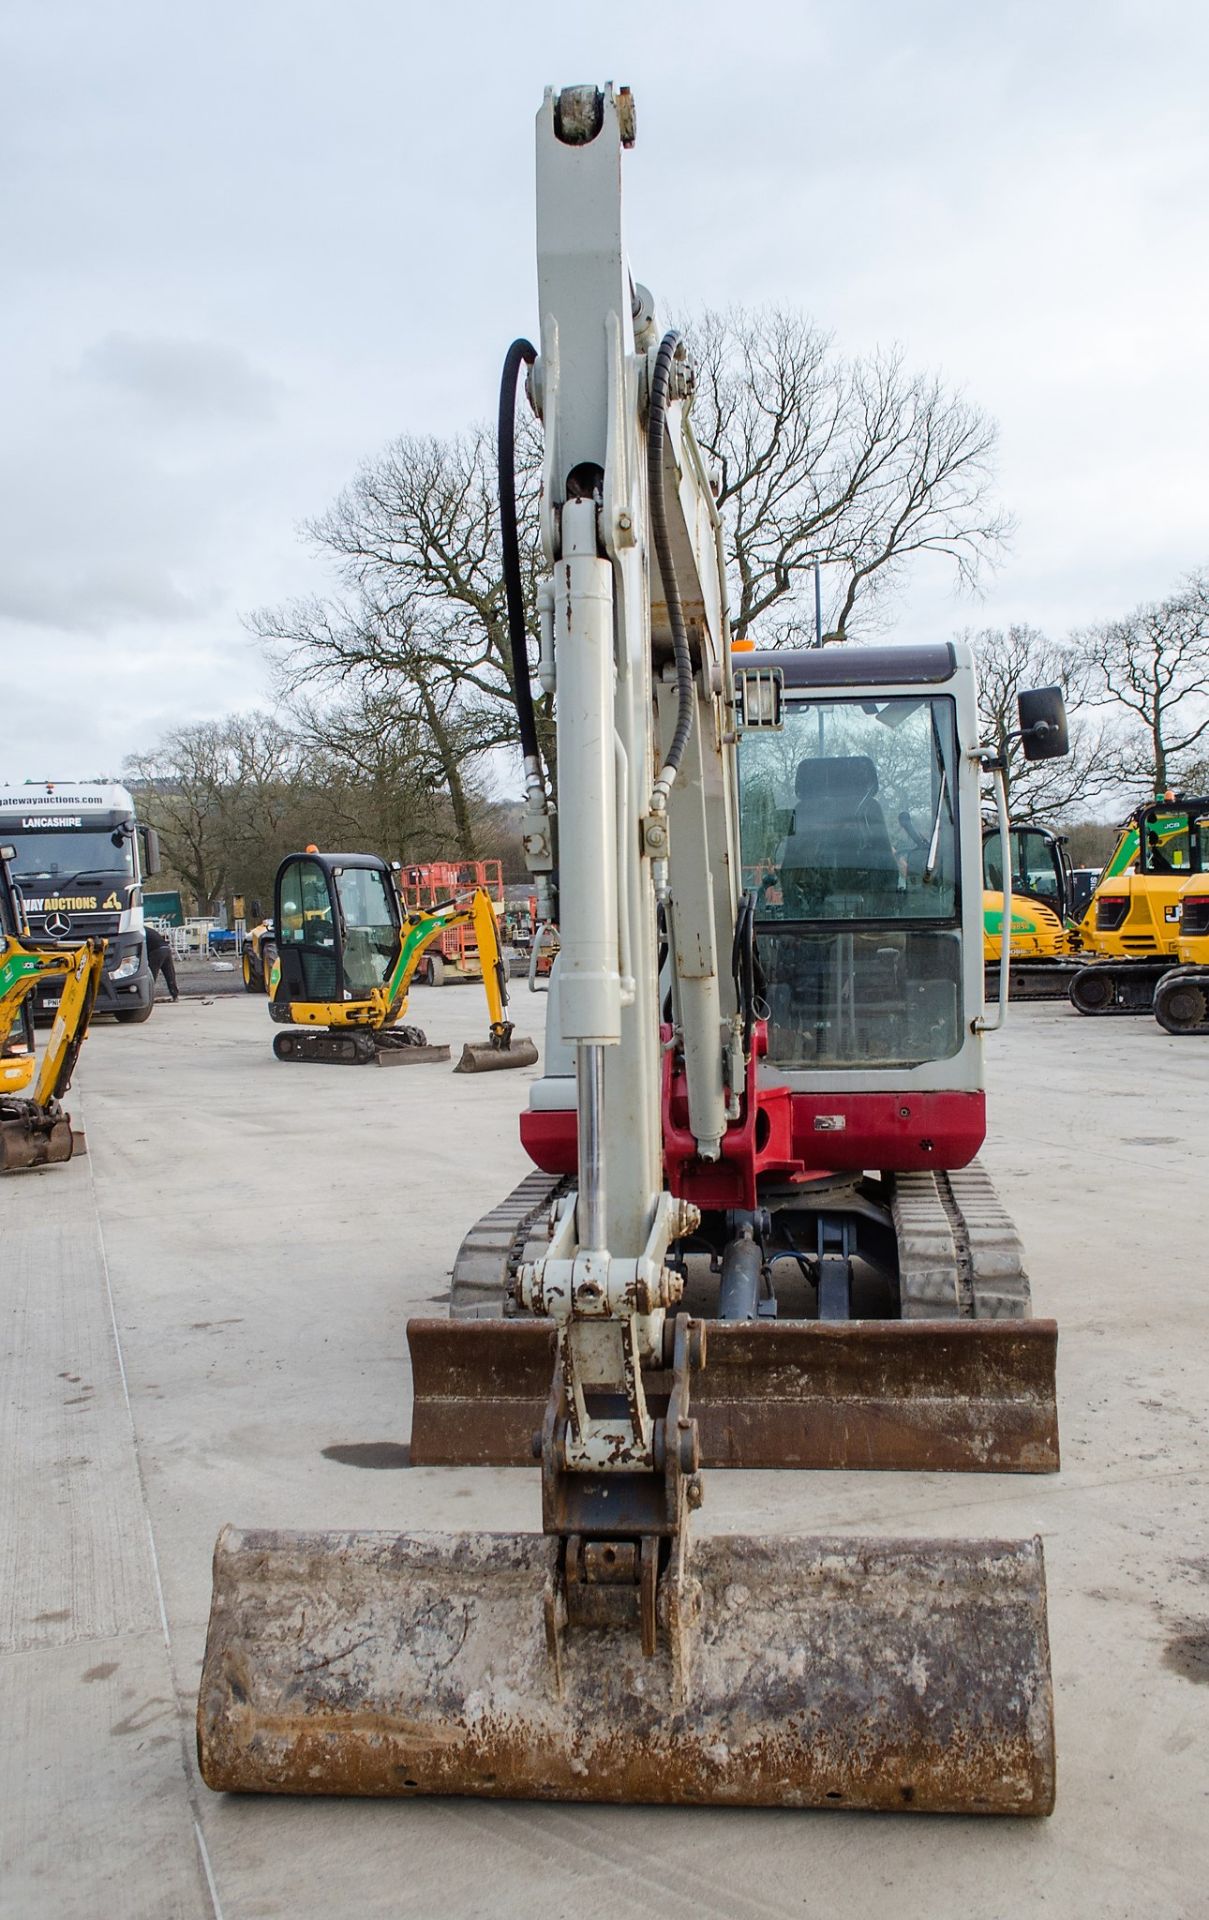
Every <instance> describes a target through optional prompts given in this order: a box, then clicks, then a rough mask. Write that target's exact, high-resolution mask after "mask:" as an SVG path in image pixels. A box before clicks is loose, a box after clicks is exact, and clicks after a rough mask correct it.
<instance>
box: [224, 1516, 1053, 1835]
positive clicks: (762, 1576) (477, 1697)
mask: <svg viewBox="0 0 1209 1920" xmlns="http://www.w3.org/2000/svg"><path fill="white" fill-rule="evenodd" d="M557 1553H558V1548H557V1544H556V1542H554V1541H553V1540H550V1539H547V1538H545V1537H544V1536H542V1535H533V1534H528V1535H526V1534H520V1535H517V1534H463V1535H460V1536H455V1535H424V1534H415V1535H409V1534H403V1535H394V1534H386V1533H275V1532H247V1533H240V1532H237V1531H235V1530H233V1529H230V1528H228V1529H227V1530H226V1531H225V1532H224V1533H223V1534H222V1535H221V1536H220V1538H219V1541H218V1545H217V1548H216V1550H215V1556H214V1601H213V1607H212V1611H211V1615H210V1629H209V1636H208V1639H207V1644H206V1658H205V1667H204V1671H203V1676H202V1686H201V1697H200V1701H199V1706H198V1752H199V1758H200V1764H201V1771H202V1777H203V1778H204V1780H205V1781H206V1783H207V1785H208V1786H210V1787H213V1788H215V1789H216V1790H219V1791H228V1792H238V1793H248V1792H256V1793H304V1794H363V1795H414V1794H471V1795H481V1796H484V1797H489V1798H493V1799H496V1798H504V1799H509V1798H513V1799H535V1800H575V1801H591V1800H597V1801H613V1802H662V1803H670V1804H701V1805H719V1806H728V1805H729V1806H776V1807H845V1808H869V1809H883V1810H884V1809H895V1810H898V1811H912V1812H917V1813H924V1812H935V1813H940V1812H951V1813H956V1812H964V1813H1007V1814H1044V1813H1048V1812H1049V1811H1050V1810H1051V1808H1052V1805H1053V1797H1054V1746H1053V1709H1052V1698H1051V1685H1050V1674H1049V1649H1048V1641H1047V1634H1046V1616H1045V1574H1044V1564H1043V1559H1042V1552H1041V1543H1040V1541H1038V1540H1032V1541H1026V1542H1022V1543H1014V1544H1007V1543H1004V1542H1002V1541H993V1540H991V1541H988V1540H966V1541H944V1540H908V1539H869V1538H863V1539H852V1538H816V1539H797V1540H794V1539H775V1538H774V1539H748V1538H741V1537H725V1536H721V1537H716V1538H713V1539H701V1540H698V1541H697V1542H696V1544H695V1546H694V1548H693V1550H692V1552H691V1556H690V1559H689V1566H688V1573H687V1576H686V1580H685V1584H684V1586H683V1587H682V1588H681V1589H679V1590H678V1594H677V1598H678V1600H679V1606H678V1608H677V1609H676V1610H677V1612H678V1613H679V1614H680V1617H681V1620H682V1627H681V1638H680V1643H679V1644H680V1659H679V1661H677V1662H676V1663H673V1660H672V1658H671V1655H670V1653H669V1650H668V1613H669V1603H668V1595H667V1593H666V1591H664V1590H663V1588H661V1593H660V1603H659V1611H660V1618H661V1623H662V1626H663V1632H662V1633H661V1634H660V1643H659V1648H658V1651H657V1652H656V1654H655V1656H654V1657H653V1658H651V1659H644V1658H643V1656H642V1653H641V1649H640V1646H639V1638H638V1635H637V1633H636V1632H634V1631H633V1630H629V1631H627V1630H623V1629H619V1628H593V1629H582V1628H575V1629H572V1630H570V1631H568V1632H566V1633H564V1635H563V1638H562V1657H561V1663H560V1666H559V1668H558V1669H557V1670H556V1668H555V1665H554V1663H553V1662H552V1660H551V1658H550V1656H549V1653H548V1648H547V1637H546V1599H547V1596H548V1595H549V1594H550V1593H551V1592H552V1591H553V1587H554V1582H555V1580H556V1567H557ZM664 1587H666V1578H665V1582H664ZM559 1674H561V1691H560V1687H559V1678H558V1675H559Z"/></svg>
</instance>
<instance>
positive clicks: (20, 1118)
mask: <svg viewBox="0 0 1209 1920" xmlns="http://www.w3.org/2000/svg"><path fill="white" fill-rule="evenodd" d="M74 1151H75V1135H74V1134H73V1132H72V1130H71V1119H70V1116H69V1115H68V1114H66V1113H64V1111H63V1109H62V1108H61V1107H60V1106H59V1105H58V1104H57V1103H56V1104H55V1105H54V1106H52V1107H46V1108H43V1107H38V1106H35V1104H34V1102H33V1101H32V1100H29V1101H25V1100H5V1101H2V1102H0V1173H25V1172H27V1171H28V1170H29V1169H30V1168H31V1167H54V1166H59V1165H61V1163H62V1162H63V1161H64V1160H70V1159H71V1156H72V1154H73V1152H74Z"/></svg>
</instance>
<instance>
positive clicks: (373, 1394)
mask: <svg viewBox="0 0 1209 1920" xmlns="http://www.w3.org/2000/svg"><path fill="white" fill-rule="evenodd" d="M543 1010H544V1002H543V1001H542V1000H540V999H532V998H530V996H529V995H528V994H527V993H526V992H525V991H524V989H523V986H522V984H521V983H519V982H518V983H517V991H516V1006H515V1009H514V1011H515V1012H516V1016H517V1021H518V1026H519V1027H520V1029H521V1030H522V1031H530V1032H533V1033H534V1037H535V1038H538V1039H540V1026H541V1016H542V1013H543ZM411 1017H412V1018H413V1019H415V1020H416V1021H417V1022H418V1023H419V1024H420V1025H422V1026H424V1027H425V1028H426V1029H427V1030H428V1033H429V1037H430V1038H431V1039H433V1040H439V1041H448V1042H450V1044H451V1045H452V1048H453V1057H454V1059H456V1058H457V1055H458V1052H459V1051H460V1047H461V1043H462V1041H463V1040H465V1039H469V1038H473V1037H475V1036H479V1037H481V1035H482V1034H483V1032H484V1031H485V1025H486V1015H485V1009H484V1004H483V1000H482V996H481V994H480V993H479V992H478V991H477V989H474V988H470V987H458V988H447V989H444V990H440V991H438V990H435V989H419V990H417V991H416V993H415V994H414V995H413V1000H412V1008H411ZM272 1032H273V1028H272V1027H271V1024H270V1022H269V1020H268V1018H267V1016H266V1010H265V1006H264V1002H263V1000H261V999H260V998H259V997H256V996H245V997H242V998H239V997H235V996H224V997H222V998H216V999H215V1000H214V1001H213V1002H212V1004H208V1005H207V1004H203V1002H202V1001H200V1000H189V1001H186V1000H182V1002H181V1003H180V1004H179V1005H176V1006H166V1005H160V1006H158V1007H157V1008H156V1011H155V1014H154V1016H153V1018H152V1019H151V1020H150V1021H149V1022H148V1023H147V1024H146V1025H144V1026H140V1027H125V1028H119V1027H116V1026H114V1025H112V1024H111V1023H104V1024H98V1025H97V1027H96V1028H95V1029H94V1031H93V1032H92V1033H91V1035H90V1036H89V1039H88V1041H87V1044H86V1046H85V1049H84V1054H83V1058H82V1062H81V1065H80V1068H79V1071H78V1076H77V1085H76V1088H75V1089H74V1090H73V1094H72V1096H71V1101H70V1104H71V1106H72V1108H73V1111H74V1112H75V1114H76V1116H77V1120H79V1118H81V1117H82V1118H83V1120H84V1123H85V1125H86V1130H87V1137H88V1149H89V1151H88V1154H87V1156H86V1157H85V1158H83V1159H78V1160H77V1161H75V1162H73V1163H72V1164H71V1165H70V1166H67V1167H61V1168H52V1169H46V1170H44V1171H42V1172H39V1173H35V1174H26V1175H22V1176H17V1177H13V1178H10V1179H9V1180H7V1181H6V1182H5V1183H4V1184H3V1185H2V1186H0V1219H2V1221H3V1233H2V1237H0V1263H2V1264H0V1307H2V1313H3V1319H2V1322H0V1325H2V1327H3V1338H2V1341H0V1376H2V1377H0V1460H2V1461H3V1472H2V1476H0V1520H2V1531H0V1551H2V1554H3V1562H2V1564H3V1581H2V1584H0V1703H2V1704H0V1711H2V1713H3V1727H4V1735H5V1737H4V1741H3V1747H2V1758H0V1914H3V1915H4V1916H5V1920H9V1917H10V1916H11V1920H75V1917H76V1916H80V1917H81V1920H83V1916H85V1915H87V1916H89V1920H95V1917H96V1916H102V1917H103V1920H143V1917H144V1916H146V1920H175V1916H182V1917H184V1916H189V1917H192V1916H208V1915H218V1916H221V1917H222V1920H253V1916H271V1917H273V1920H277V1917H278V1916H280V1920H343V1916H350V1917H351V1916H357V1920H376V1916H394V1915H400V1916H402V1915H406V1916H415V1917H416V1920H463V1917H468V1916H475V1920H497V1917H498V1920H514V1917H515V1920H537V1916H540V1917H541V1920H572V1916H574V1920H585V1916H587V1917H588V1920H591V1916H596V1915H600V1916H605V1915H607V1916H609V1920H629V1917H630V1916H638V1915H643V1916H646V1915H650V1914H652V1913H657V1914H659V1915H661V1916H664V1920H772V1916H777V1917H778V1920H780V1917H781V1916H791V1915H793V1916H815V1915H818V1916H828V1920H830V1917H831V1916H844V1917H845V1920H866V1917H867V1920H874V1916H877V1917H878V1920H882V1917H883V1916H887V1915H893V1916H894V1920H943V1917H945V1916H950V1915H951V1916H954V1920H966V1917H967V1916H973V1915H976V1916H978V1920H1031V1916H1035V1915H1037V1916H1039V1915H1050V1914H1052V1915H1055V1916H1061V1917H1062V1920H1083V1917H1084V1916H1086V1920H1093V1917H1094V1920H1126V1917H1130V1920H1133V1917H1136V1920H1203V1916H1205V1915H1206V1914H1209V1528H1207V1524H1206V1523H1207V1519H1209V1511H1207V1509H1209V1501H1207V1498H1206V1487H1207V1483H1209V1463H1207V1460H1206V1453H1205V1431H1206V1412H1205V1407H1206V1397H1207V1390H1209V1304H1207V1299H1206V1288H1205V1248H1206V1244H1207V1241H1209V1183H1207V1182H1206V1180H1205V1174H1204V1168H1205V1162H1206V1147H1207V1145H1209V1140H1207V1126H1206V1113H1207V1109H1209V1103H1207V1100H1206V1093H1207V1091H1209V1044H1207V1043H1205V1042H1204V1041H1198V1040H1195V1039H1187V1040H1175V1039H1172V1038H1169V1037H1168V1036H1166V1035H1165V1034H1163V1033H1162V1032H1161V1031H1160V1030H1159V1029H1158V1027H1157V1026H1156V1025H1155V1023H1154V1022H1153V1021H1152V1020H1150V1019H1108V1020H1099V1021H1091V1020H1081V1019H1079V1018H1078V1016H1076V1015H1075V1014H1073V1013H1072V1012H1071V1011H1070V1010H1069V1009H1068V1008H1067V1007H1066V1006H1065V1005H1064V1004H1058V1005H1046V1004H1040V1005H1023V1006H1020V1007H1017V1008H1013V1010H1012V1016H1011V1022H1010V1026H1009V1029H1008V1031H1007V1032H1006V1033H1005V1034H1003V1035H1002V1036H998V1037H995V1036H992V1037H991V1038H990V1039H989V1041H988V1053H989V1059H990V1095H991V1101H990V1107H991V1138H990V1141H989V1143H988V1146H987V1148H986V1151H985V1153H984V1156H983V1158H984V1163H985V1164H986V1165H987V1166H988V1168H989V1169H990V1171H991V1172H992V1174H993V1175H994V1177H995V1179H996V1181H997V1183H998V1185H999V1188H1000V1192H1001V1194H1002V1197H1003V1199H1004V1201H1005V1203H1006V1205H1007V1206H1008V1209H1009V1211H1010V1212H1012V1214H1013V1215H1014V1216H1015V1219H1016V1221H1017V1224H1018V1225H1019V1227H1020V1230H1021V1233H1022V1235H1023V1237H1024V1241H1025V1246H1026V1251H1027V1254H1028V1262H1029V1268H1030V1271H1031V1274H1032V1280H1033V1299H1034V1309H1035V1311H1036V1312H1038V1313H1041V1314H1047V1315H1053V1316H1054V1317H1056V1318H1057V1320H1058V1321H1059V1324H1060V1327H1061V1342H1060V1351H1059V1379H1060V1416H1061V1426H1062V1448H1063V1469H1062V1472H1061V1474H1059V1475H1057V1476H1052V1477H1038V1478H1029V1477H1021V1478H1013V1477H1008V1476H953V1477H946V1476H941V1475H889V1474H869V1475H861V1474H857V1473H832V1474H817V1475H800V1474H776V1473H745V1474H738V1473H732V1474H726V1473H722V1472H713V1473H710V1474H708V1475H707V1477H706V1498H705V1506H704V1508H703V1510H702V1512H701V1514H700V1516H699V1517H698V1520H697V1525H698V1527H699V1528H700V1529H701V1530H702V1531H710V1530H718V1531H734V1532H747V1533H751V1532H761V1531H766V1532H768V1533H770V1534H793V1533H806V1532H815V1531H838V1532H847V1531H853V1532H856V1531H863V1532H874V1533H879V1532H880V1533H892V1532H906V1533H912V1534H954V1535H964V1536H980V1535H988V1534H996V1535H1003V1536H1006V1537H1012V1538H1016V1537H1020V1536H1025V1535H1029V1534H1031V1533H1033V1532H1038V1533H1040V1534H1041V1535H1042V1536H1043V1538H1044V1541H1045V1548H1046V1556H1047V1566H1048V1579H1049V1596H1050V1629H1051V1637H1052V1647H1053V1668H1054V1681H1055V1695H1056V1713H1057V1737H1058V1756H1059V1760H1058V1806H1057V1811H1056V1813H1055V1814H1054V1816H1053V1818H1052V1819H1050V1820H1043V1821H1036V1822H1016V1821H991V1820H985V1819H984V1820H978V1819H974V1818H952V1817H950V1818H940V1819H936V1818H932V1819H929V1818H924V1817H920V1816H911V1815H909V1814H902V1815H892V1816H887V1815H860V1814H855V1813H790V1812H780V1811H765V1812H750V1811H734V1810H718V1809H691V1810H687V1811H681V1810H674V1809H653V1808H622V1809H610V1808H603V1807H590V1806H588V1807H578V1806H576V1807H571V1806H547V1805H537V1804H506V1803H498V1804H496V1803H489V1802H479V1801H469V1800H467V1801H418V1800H412V1801H396V1802H373V1803H371V1802H354V1801H342V1802H338V1801H314V1800H308V1801H304V1800H290V1799H280V1800H271V1799H264V1800H256V1799H237V1798H222V1797H219V1796H216V1795H214V1794H211V1793H210V1792H209V1791H208V1790H207V1789H206V1788H205V1787H204V1786H203V1785H202V1783H201V1781H200V1779H199V1777H198V1775H197V1771H196V1762H195V1758H194V1750H193V1713H194V1706H195V1698H196V1687H197V1680H198V1674H199V1670H200V1666H201V1657H202V1647H203V1641H204V1636H205V1627H206V1618H207V1611H208V1606H209V1588H210V1556H211V1552H212V1549H213V1545H214V1540H215V1537H216V1535H217V1533H218V1530H219V1528H220V1527H221V1526H222V1525H223V1524H224V1523H226V1522H228V1521H234V1522H237V1523H239V1524H241V1525H245V1526H264V1525H276V1526H285V1527H342V1528H356V1527H380V1528H383V1529H392V1530H396V1531H401V1530H403V1529H406V1528H413V1527H415V1528H440V1529H453V1530H456V1529H460V1528H475V1527H491V1528H527V1529H534V1528H537V1527H538V1525H539V1501H538V1486H537V1475H536V1472H525V1471H503V1470H500V1471H477V1472H474V1471H463V1470H456V1471H455V1470H439V1469H413V1468H410V1467H409V1466H408V1465H407V1464H406V1457H407V1456H406V1450H405V1443H406V1441H407V1437H408V1431H409V1422H410V1403H409V1386H408V1370H407V1357H406V1355H407V1349H406V1342H405V1337H404V1328H405V1323H406V1321H407V1318H408V1316H409V1315H410V1314H413V1313H433V1312H440V1311H441V1310H442V1309H443V1306H444V1304H445V1300H446V1298H447V1288H448V1283H449V1270H450V1266H451V1263H452V1260H453V1256H454V1253H455V1252H456V1249H457V1246H458V1243H459V1241H460V1239H461V1237H462V1234H463V1233H464V1231H465V1230H466V1228H467V1227H468V1226H469V1225H470V1224H471V1222H472V1220H473V1219H474V1218H475V1217H476V1216H477V1215H478V1214H480V1213H482V1212H483V1211H485V1210H486V1209H487V1208H488V1207H490V1206H492V1205H494V1204H495V1203H496V1202H497V1201H498V1200H500V1199H502V1198H503V1196H504V1194H505V1193H506V1192H507V1191H508V1190H509V1189H510V1188H511V1187H512V1186H513V1185H514V1184H515V1183H516V1181H517V1180H519V1179H520V1178H521V1177H523V1175H524V1174H525V1172H526V1171H527V1170H528V1162H527V1161H526V1159H525V1157H524V1155H523V1154H522V1152H521V1149H520V1146H519V1143H518V1139H517V1125H516V1116H517V1112H518V1110H519V1108H520V1107H521V1106H522V1104H523V1102H524V1100H525V1097H526V1094H527V1089H528V1085H529V1082H530V1080H531V1079H532V1077H533V1071H534V1070H528V1071H525V1072H520V1073H503V1074H492V1075H484V1076H481V1077H477V1078H464V1077H460V1076H456V1075H454V1074H452V1073H451V1072H450V1070H449V1068H448V1067H447V1066H441V1065H426V1066H415V1067H406V1068H402V1067H395V1068H391V1069H386V1070H379V1069H373V1068H367V1069H350V1068H339V1067H316V1066H301V1065H285V1064H282V1063H279V1062H278V1061H276V1060H275V1059H274V1058H273V1055H272V1051H271V1037H272Z"/></svg>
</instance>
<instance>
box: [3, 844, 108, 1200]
mask: <svg viewBox="0 0 1209 1920" xmlns="http://www.w3.org/2000/svg"><path fill="white" fill-rule="evenodd" d="M12 857H13V849H12V847H0V1173H17V1172H23V1171H25V1170H26V1169H27V1168H30V1167H45V1166H50V1165H53V1164H54V1163H55V1162H57V1161H62V1160H70V1159H71V1156H72V1150H73V1146H74V1135H73V1133H72V1129H71V1116H70V1115H69V1114H67V1113H65V1112H64V1110H63V1105H62V1096H63V1095H64V1094H65V1093H66V1092H67V1089H68V1087H69V1086H70V1085H71V1076H72V1073H73V1071H74V1069H75V1064H76V1060H77V1058H78V1057H79V1052H80V1047H81V1045H82V1044H83V1040H84V1035H85V1034H86V1033H87V1031H88V1022H89V1019H90V1018H91V1016H92V1009H93V1006H94V1004H95V1002H96V997H97V988H98V987H99V985H100V981H101V969H102V967H103V966H104V961H105V942H104V941H103V940H85V941H83V942H82V943H81V944H80V945H78V946H73V947H65V946H57V945H56V944H55V943H54V942H53V941H50V940H34V939H32V938H31V936H30V933H29V930H28V928H27V926H26V924H25V916H24V913H23V911H22V906H21V896H20V894H19V893H18V891H17V888H16V886H15V885H14V883H13V878H12V874H11V872H10V869H9V861H10V860H11V859H12ZM60 981H61V982H62V988H61V991H60V996H59V1005H58V1008H57V1009H56V1012H55V1017H54V1022H53V1024H52V1026H51V1029H50V1032H49V1034H48V1035H47V1036H46V1045H45V1047H44V1049H43V1053H42V1061H41V1065H40V1066H39V1064H38V1058H37V1054H36V1051H35V1046H34V1028H33V1020H32V1019H31V1017H30V1006H31V1003H32V996H33V993H34V990H35V989H36V988H37V987H38V986H43V985H47V984H50V983H58V982H60Z"/></svg>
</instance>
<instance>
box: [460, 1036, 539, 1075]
mask: <svg viewBox="0 0 1209 1920" xmlns="http://www.w3.org/2000/svg"><path fill="white" fill-rule="evenodd" d="M536 1065H537V1048H536V1047H535V1046H534V1044H533V1042H532V1040H526V1039H524V1038H523V1036H521V1035H519V1034H517V1035H514V1036H513V1037H512V1039H510V1040H509V1041H508V1042H507V1044H506V1045H503V1044H500V1045H497V1044H496V1042H495V1041H494V1040H487V1041H484V1042H482V1043H481V1044H480V1045H478V1046H475V1045H473V1044H472V1043H471V1042H470V1041H469V1040H467V1041H466V1043H465V1045H464V1046H463V1048H462V1057H461V1059H460V1060H459V1061H458V1064H457V1066H456V1067H455V1068H454V1072H455V1073H504V1072H506V1071H507V1069H508V1068H509V1067H535V1066H536Z"/></svg>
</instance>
